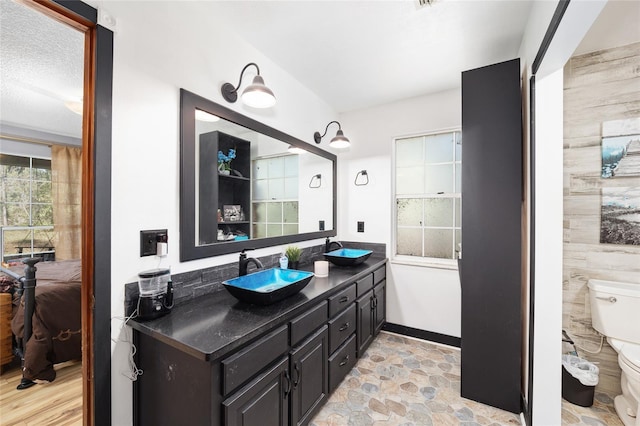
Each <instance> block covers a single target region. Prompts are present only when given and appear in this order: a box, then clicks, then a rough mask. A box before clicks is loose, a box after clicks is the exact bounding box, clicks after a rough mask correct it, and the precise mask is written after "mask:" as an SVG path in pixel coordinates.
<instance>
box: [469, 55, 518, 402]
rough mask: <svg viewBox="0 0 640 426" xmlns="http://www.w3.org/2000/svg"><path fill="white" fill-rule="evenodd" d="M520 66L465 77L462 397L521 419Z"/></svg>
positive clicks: (509, 64) (514, 63)
mask: <svg viewBox="0 0 640 426" xmlns="http://www.w3.org/2000/svg"><path fill="white" fill-rule="evenodd" d="M520 87H521V86H520V61H519V60H518V59H516V60H513V61H508V62H503V63H500V64H495V65H491V66H487V67H483V68H479V69H475V70H471V71H466V72H464V73H462V229H463V233H462V246H463V248H464V251H463V253H464V256H463V259H462V268H461V284H462V330H461V331H462V342H461V348H462V355H461V357H462V358H461V370H462V371H461V374H462V378H461V380H462V383H461V394H462V396H463V397H465V398H469V399H473V400H476V401H479V402H482V403H486V404H489V405H492V406H495V407H499V408H502V409H505V410H508V411H511V412H514V413H518V412H520V393H521V390H520V389H521V358H522V355H521V345H522V329H521V312H522V308H521V208H522V114H521V88H520Z"/></svg>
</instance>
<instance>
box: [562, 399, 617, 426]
mask: <svg viewBox="0 0 640 426" xmlns="http://www.w3.org/2000/svg"><path fill="white" fill-rule="evenodd" d="M562 424H563V425H572V426H573V425H575V426H624V423H622V421H621V420H620V417H618V415H617V414H616V409H615V408H614V406H613V398H611V397H610V396H609V395H606V394H604V393H598V392H596V394H595V396H594V398H593V405H592V406H591V407H581V406H579V405H575V404H572V403H570V402H567V401H565V400H564V399H563V400H562Z"/></svg>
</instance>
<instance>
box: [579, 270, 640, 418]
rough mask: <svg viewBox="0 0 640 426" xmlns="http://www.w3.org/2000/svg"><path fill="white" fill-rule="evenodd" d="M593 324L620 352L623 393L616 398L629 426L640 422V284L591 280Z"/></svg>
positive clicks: (617, 404) (622, 415)
mask: <svg viewBox="0 0 640 426" xmlns="http://www.w3.org/2000/svg"><path fill="white" fill-rule="evenodd" d="M588 287H589V299H590V301H591V319H592V322H593V328H595V329H596V330H597V331H599V332H600V333H601V334H603V335H604V336H606V337H607V342H609V344H610V345H611V347H612V348H613V349H615V351H616V352H618V364H619V365H620V368H622V377H621V386H622V395H618V396H616V398H615V401H614V403H615V407H616V411H617V413H618V416H619V417H620V419H621V420H622V422H623V423H624V424H625V426H640V413H639V412H638V403H639V402H640V284H629V283H619V282H613V281H603V280H589V284H588Z"/></svg>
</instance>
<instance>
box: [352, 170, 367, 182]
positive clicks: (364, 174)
mask: <svg viewBox="0 0 640 426" xmlns="http://www.w3.org/2000/svg"><path fill="white" fill-rule="evenodd" d="M359 177H362V179H360V180H358V178H359ZM353 183H354V184H355V186H365V185H367V184H368V183H369V175H368V174H367V171H366V170H360V171H359V172H358V174H356V178H355V179H354V180H353Z"/></svg>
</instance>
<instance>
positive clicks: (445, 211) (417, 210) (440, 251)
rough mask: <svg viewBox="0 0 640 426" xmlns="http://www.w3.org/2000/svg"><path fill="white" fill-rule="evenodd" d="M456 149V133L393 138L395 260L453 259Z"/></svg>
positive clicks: (456, 247) (458, 200) (457, 171)
mask: <svg viewBox="0 0 640 426" xmlns="http://www.w3.org/2000/svg"><path fill="white" fill-rule="evenodd" d="M461 146H462V140H461V132H460V131H457V130H456V131H449V132H445V133H436V134H428V135H421V136H415V137H410V138H401V139H396V140H395V151H396V152H395V160H396V161H395V175H396V176H395V177H396V179H395V183H396V185H395V198H396V211H395V220H396V235H395V242H396V255H397V256H411V257H413V258H429V259H455V258H456V257H457V256H456V253H457V252H458V251H459V250H460V247H459V243H460V241H461V240H460V236H461V227H460V214H461V191H460V172H461V165H462V160H461V151H462V150H461Z"/></svg>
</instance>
